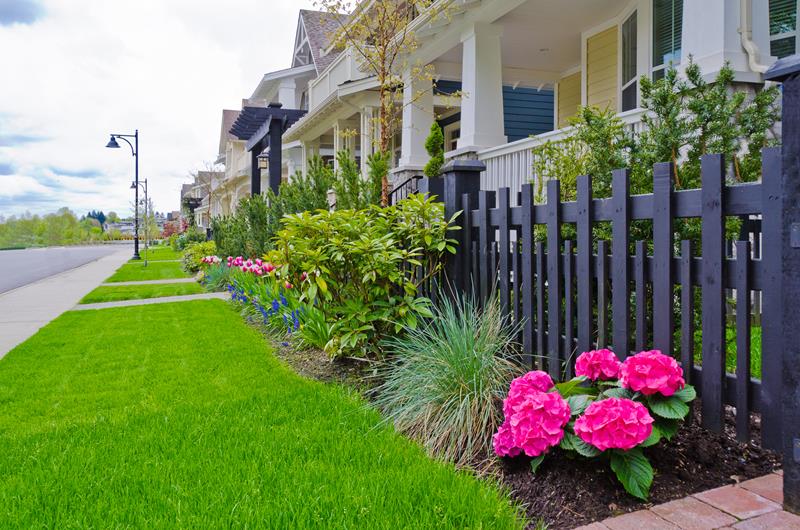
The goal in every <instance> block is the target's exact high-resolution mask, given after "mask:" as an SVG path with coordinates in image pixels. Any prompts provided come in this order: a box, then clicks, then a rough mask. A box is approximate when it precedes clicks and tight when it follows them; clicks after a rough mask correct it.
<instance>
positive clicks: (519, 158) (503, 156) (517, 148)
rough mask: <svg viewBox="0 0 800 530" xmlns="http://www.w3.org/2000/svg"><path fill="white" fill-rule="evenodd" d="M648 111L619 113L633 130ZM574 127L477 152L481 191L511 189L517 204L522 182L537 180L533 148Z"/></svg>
mask: <svg viewBox="0 0 800 530" xmlns="http://www.w3.org/2000/svg"><path fill="white" fill-rule="evenodd" d="M644 113H645V111H643V110H634V111H629V112H625V113H622V114H620V115H619V117H620V119H621V120H622V122H623V123H625V124H626V125H627V126H628V127H630V128H631V130H633V131H634V132H639V131H641V129H642V127H643V123H642V116H643V115H644ZM573 130H574V128H573V127H565V128H563V129H557V130H555V131H551V132H548V133H544V134H539V135H537V136H532V137H530V138H523V139H522V140H517V141H516V142H510V143H507V144H503V145H498V146H495V147H491V148H489V149H484V150H483V151H479V152H478V160H481V161H482V162H483V163H484V164H486V171H484V172H483V173H481V189H482V190H498V189H500V188H505V187H508V188H510V189H511V191H512V193H511V204H512V205H517V194H516V193H514V192H516V191H520V190H521V189H522V185H523V184H525V183H528V182H532V181H533V180H534V174H533V149H534V148H536V147H538V146H540V145H544V144H545V143H547V142H557V141H559V140H563V139H564V138H567V137H569V136H570V135H571V134H572V132H573Z"/></svg>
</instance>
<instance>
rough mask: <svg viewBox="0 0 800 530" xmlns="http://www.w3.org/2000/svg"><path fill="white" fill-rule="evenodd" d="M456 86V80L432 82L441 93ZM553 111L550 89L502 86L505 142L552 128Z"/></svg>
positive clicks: (447, 91) (448, 92)
mask: <svg viewBox="0 0 800 530" xmlns="http://www.w3.org/2000/svg"><path fill="white" fill-rule="evenodd" d="M460 89H461V83H460V82H459V81H439V82H438V83H436V91H437V92H439V93H442V94H452V93H453V92H455V91H456V90H460ZM554 112H555V109H554V98H553V91H552V90H536V89H535V88H517V89H514V88H513V87H510V86H504V87H503V118H504V120H505V134H506V136H507V137H508V141H509V142H513V141H515V140H521V139H522V138H527V137H529V136H531V135H535V134H542V133H545V132H548V131H552V130H553V117H554Z"/></svg>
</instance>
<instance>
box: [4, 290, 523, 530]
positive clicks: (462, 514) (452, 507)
mask: <svg viewBox="0 0 800 530" xmlns="http://www.w3.org/2000/svg"><path fill="white" fill-rule="evenodd" d="M0 407H2V408H1V409H0V410H2V414H0V470H2V472H0V520H2V521H3V523H2V526H3V528H222V527H225V528H230V527H237V528H240V527H248V528H352V529H354V528H386V529H394V528H414V529H417V528H459V529H460V528H520V527H521V526H522V525H521V522H520V521H519V520H518V519H517V516H516V514H515V511H514V510H513V509H512V508H511V505H510V504H509V502H508V499H507V497H506V496H505V495H504V494H502V493H500V492H499V491H498V490H497V489H495V487H493V486H492V485H491V484H490V483H488V482H481V481H478V480H477V479H475V478H473V477H472V476H471V475H469V474H467V473H463V472H455V471H454V470H453V469H452V468H451V466H448V465H445V464H442V463H437V462H434V461H432V460H430V459H428V458H427V457H426V456H425V454H424V452H423V451H422V450H421V449H420V448H419V447H418V446H416V445H415V444H413V443H411V442H410V441H408V440H407V439H405V438H403V437H401V436H399V435H397V434H396V433H394V432H393V431H392V430H391V429H389V428H386V427H381V426H379V423H378V421H379V417H378V415H377V413H375V412H374V411H372V410H370V409H368V408H366V407H365V405H364V402H363V401H362V400H361V399H360V398H359V397H357V396H356V395H355V394H354V393H352V392H351V391H348V390H347V389H345V388H343V387H339V386H333V385H325V384H322V383H318V382H315V381H310V380H306V379H303V378H301V377H299V376H297V375H296V374H295V373H294V372H292V371H291V370H290V369H289V368H287V367H286V366H285V365H283V364H282V363H280V362H279V361H277V360H276V359H275V358H274V357H273V356H272V355H271V353H270V350H269V348H268V346H267V345H266V343H265V342H264V340H263V339H262V337H261V336H260V335H259V333H258V332H257V331H255V330H253V329H251V328H249V327H247V326H246V325H245V324H244V323H243V322H242V320H241V318H240V316H239V315H238V314H237V313H236V312H234V311H231V310H230V309H229V308H228V307H227V306H226V304H225V302H222V301H220V300H208V301H194V302H183V303H172V304H162V305H153V306H138V307H126V308H115V309H105V310H102V311H74V312H67V313H65V314H64V315H62V316H61V317H59V318H58V319H56V320H55V321H54V322H52V323H51V324H49V325H47V326H46V327H44V328H43V329H42V330H41V331H39V332H38V333H37V334H36V335H35V336H33V337H32V338H31V339H29V340H28V341H26V342H25V343H23V344H22V345H20V346H18V347H17V348H16V349H14V350H13V351H11V352H10V353H9V354H8V355H7V356H6V357H5V358H4V359H2V360H0Z"/></svg>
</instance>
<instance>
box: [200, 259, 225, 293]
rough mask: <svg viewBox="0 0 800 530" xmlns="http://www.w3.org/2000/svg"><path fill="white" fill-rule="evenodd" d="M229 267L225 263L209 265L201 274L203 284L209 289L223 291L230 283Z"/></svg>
mask: <svg viewBox="0 0 800 530" xmlns="http://www.w3.org/2000/svg"><path fill="white" fill-rule="evenodd" d="M230 277H231V268H230V267H228V265H226V264H225V263H217V264H216V265H210V266H209V267H208V268H207V269H206V270H205V274H204V276H203V285H204V286H205V288H206V289H208V290H209V291H224V290H225V289H226V288H227V287H228V284H229V283H230Z"/></svg>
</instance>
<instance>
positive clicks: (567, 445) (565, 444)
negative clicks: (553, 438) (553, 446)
mask: <svg viewBox="0 0 800 530" xmlns="http://www.w3.org/2000/svg"><path fill="white" fill-rule="evenodd" d="M573 438H576V436H575V435H574V434H572V435H570V433H569V432H564V437H563V438H561V442H560V443H559V444H558V446H559V447H560V448H561V449H563V450H564V451H575V446H574V445H573V444H572V439H573Z"/></svg>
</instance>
